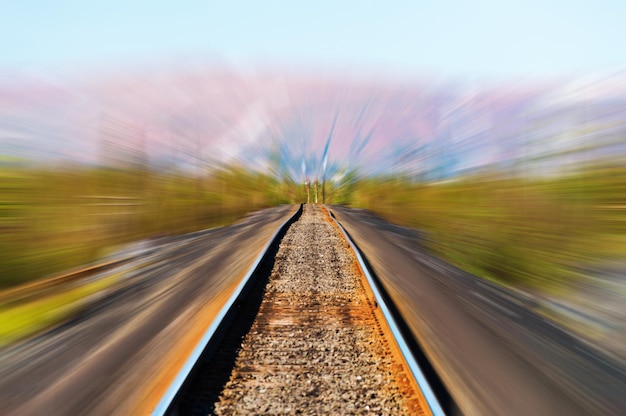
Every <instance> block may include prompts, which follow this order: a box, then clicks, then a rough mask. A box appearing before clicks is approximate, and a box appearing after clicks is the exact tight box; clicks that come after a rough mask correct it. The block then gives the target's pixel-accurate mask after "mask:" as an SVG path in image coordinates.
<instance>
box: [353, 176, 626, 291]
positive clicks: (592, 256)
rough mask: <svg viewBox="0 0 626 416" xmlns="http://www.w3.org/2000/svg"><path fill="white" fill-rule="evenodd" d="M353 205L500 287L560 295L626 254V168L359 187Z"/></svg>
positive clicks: (371, 181)
mask: <svg viewBox="0 0 626 416" xmlns="http://www.w3.org/2000/svg"><path fill="white" fill-rule="evenodd" d="M350 205H352V206H356V207H362V208H367V209H370V210H372V211H374V212H376V213H378V214H379V215H381V216H383V217H385V218H386V219H388V220H390V221H393V222H395V223H400V224H403V225H406V226H410V227H413V228H417V229H419V230H421V231H422V232H423V233H424V239H425V243H426V245H427V246H428V247H429V248H430V249H431V250H432V251H433V252H434V253H436V254H437V255H439V256H441V257H443V258H444V259H446V260H448V261H450V262H452V263H453V264H455V265H457V266H458V267H460V268H462V269H464V270H467V271H469V272H472V273H474V274H476V275H478V276H481V277H484V278H488V279H490V280H494V281H498V282H500V283H505V284H512V285H516V286H525V287H527V288H535V289H540V290H548V291H552V292H554V291H556V292H560V291H562V290H566V289H567V288H568V287H571V286H574V285H577V284H578V283H580V279H584V278H585V277H586V275H587V274H588V272H589V271H592V270H594V268H596V267H600V266H601V265H602V264H603V262H605V261H607V260H615V259H620V258H622V259H623V256H624V248H625V247H626V215H625V214H626V167H624V166H616V165H608V164H604V165H595V166H588V167H587V168H585V169H580V170H578V171H577V172H576V173H571V174H569V175H564V176H560V177H550V178H546V177H544V178H533V179H529V178H522V177H513V176H511V175H509V177H505V176H503V175H502V174H501V173H496V172H491V173H489V172H483V173H480V174H475V175H472V176H466V177H463V178H460V179H457V180H451V181H442V182H436V183H419V182H415V181H411V180H408V179H402V178H399V177H377V178H368V179H362V180H360V181H358V183H356V185H355V186H354V190H353V192H352V194H351V198H350Z"/></svg>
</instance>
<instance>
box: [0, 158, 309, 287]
mask: <svg viewBox="0 0 626 416" xmlns="http://www.w3.org/2000/svg"><path fill="white" fill-rule="evenodd" d="M297 188H298V187H297V186H296V185H295V184H293V183H291V182H289V181H280V180H277V179H275V178H274V177H271V176H268V175H264V174H261V173H255V172H251V171H248V170H246V169H244V168H242V167H237V166H230V167H226V168H220V169H215V170H213V171H211V172H210V173H209V174H207V175H206V176H205V177H194V176H192V175H186V174H183V173H181V172H168V173H161V172H157V171H152V170H146V169H131V168H126V169H121V168H118V169H114V168H104V167H85V166H65V167H63V168H62V169H61V168H56V169H55V168H34V167H25V166H15V165H13V166H4V167H0V270H1V271H2V274H1V275H0V287H8V286H12V285H15V284H19V283H23V282H25V281H29V280H33V279H36V278H40V277H43V276H45V275H49V274H52V273H57V272H60V271H63V270H66V269H69V268H72V267H76V266H79V265H81V264H85V263H88V262H91V261H94V260H96V259H97V258H99V257H101V256H102V255H103V254H105V253H106V251H107V250H111V248H112V247H115V246H118V245H120V244H124V243H127V242H131V241H135V240H139V239H142V238H150V237H159V236H164V235H170V234H176V233H183V232H188V231H195V230H198V229H202V228H208V227H213V226H217V225H223V224H226V223H230V222H233V221H235V220H236V219H238V218H240V217H241V216H243V215H244V214H246V213H248V212H250V211H253V210H257V209H260V208H263V207H268V206H272V205H276V204H281V203H286V202H291V201H293V200H295V199H296V198H297V197H298V192H301V191H299V190H298V189H297Z"/></svg>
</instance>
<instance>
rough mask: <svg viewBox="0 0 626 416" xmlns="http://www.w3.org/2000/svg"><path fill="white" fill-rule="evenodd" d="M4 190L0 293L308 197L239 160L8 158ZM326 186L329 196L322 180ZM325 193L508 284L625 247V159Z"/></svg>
mask: <svg viewBox="0 0 626 416" xmlns="http://www.w3.org/2000/svg"><path fill="white" fill-rule="evenodd" d="M0 189H1V191H0V270H2V274H1V275H0V289H1V288H7V287H10V286H14V285H17V284H21V283H24V282H28V281H31V280H34V279H37V278H41V277H44V276H46V275H50V274H53V273H57V272H61V271H63V270H67V269H70V268H73V267H76V266H79V265H82V264H85V263H88V262H91V261H94V260H96V259H98V258H100V257H102V256H103V255H105V254H106V253H107V252H109V251H111V250H113V249H114V248H115V247H117V246H119V245H121V244H124V243H127V242H131V241H136V240H138V239H142V238H148V237H156V236H163V235H171V234H178V233H183V232H188V231H194V230H198V229H202V228H207V227H212V226H217V225H222V224H226V223H230V222H233V221H235V220H236V219H237V218H240V217H241V216H242V215H244V214H246V213H248V212H250V211H254V210H257V209H260V208H263V207H267V206H272V205H276V204H280V203H291V202H304V201H306V188H305V187H304V186H303V185H302V184H298V183H295V182H293V181H292V180H290V179H289V178H287V177H283V178H279V179H277V178H274V177H272V176H269V175H265V174H260V173H254V172H250V171H248V170H246V169H244V168H241V167H229V168H222V169H216V170H214V171H212V172H210V173H208V174H207V175H206V176H204V177H200V178H199V177H194V176H192V175H185V174H182V173H181V172H168V173H161V172H156V171H152V170H145V169H144V170H133V169H130V168H128V169H111V168H94V167H91V168H88V167H84V166H74V167H65V168H63V169H52V168H39V169H35V168H33V167H16V166H12V167H6V166H5V167H2V168H0ZM310 192H311V193H312V192H313V190H310ZM318 192H319V201H320V202H321V201H322V199H321V184H320V188H319V189H318ZM324 196H325V200H326V203H341V204H348V205H351V206H355V207H362V208H367V209H370V210H372V211H374V212H376V213H378V214H380V215H381V216H383V217H385V218H387V219H389V220H391V221H394V222H397V223H400V224H403V225H406V226H410V227H413V228H416V229H418V230H421V231H422V232H423V233H424V236H425V242H426V244H427V245H428V247H429V248H430V249H431V250H432V251H433V252H434V253H435V254H437V255H439V256H440V257H442V258H444V259H446V260H448V261H450V262H452V263H453V264H456V265H457V266H459V267H460V268H462V269H465V270H467V271H469V272H472V273H474V274H476V275H478V276H481V277H484V278H487V279H491V280H494V281H498V282H501V283H504V284H511V285H518V286H526V287H533V288H536V289H540V290H552V291H554V290H563V289H565V288H567V286H568V285H570V284H572V285H573V284H577V283H578V282H580V280H581V279H584V278H585V275H588V273H587V272H588V271H589V270H591V269H593V268H594V267H600V266H601V265H603V264H605V263H606V261H611V260H615V259H619V258H621V257H623V248H624V247H626V215H624V214H625V211H626V168H624V167H622V166H609V165H597V166H594V167H590V168H588V169H581V170H579V171H578V172H577V173H573V174H570V175H567V176H561V177H550V178H533V179H529V178H522V177H519V176H515V175H508V176H507V175H503V174H502V173H495V172H491V173H489V172H486V173H485V172H483V173H481V174H475V175H472V176H466V177H463V178H459V179H456V180H451V181H446V182H436V183H425V182H417V181H413V180H409V179H404V178H400V177H374V178H372V177H370V178H359V177H358V176H357V175H356V174H355V172H349V173H348V174H347V175H345V176H344V177H343V179H342V181H341V182H340V183H332V182H330V181H328V182H327V183H326V184H325V190H324ZM311 201H313V195H312V194H311Z"/></svg>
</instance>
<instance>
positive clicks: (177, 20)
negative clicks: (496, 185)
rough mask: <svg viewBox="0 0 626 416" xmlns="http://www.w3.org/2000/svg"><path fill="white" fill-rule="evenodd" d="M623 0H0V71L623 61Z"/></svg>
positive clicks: (490, 71)
mask: <svg viewBox="0 0 626 416" xmlns="http://www.w3.org/2000/svg"><path fill="white" fill-rule="evenodd" d="M624 21H626V1H620V0H615V1H609V0H595V1H594V0H585V1H575V0H572V1H562V0H556V1H537V0H530V1H519V2H512V1H506V0H501V1H498V0H489V1H476V0H474V1H448V2H445V1H434V0H432V1H367V0H361V1H351V0H350V1H340V0H335V1H321V0H316V1H306V2H297V1H293V0H292V1H269V0H266V1H258V2H252V1H239V0H236V1H226V0H225V1H200V0H180V1H159V0H152V1H133V0H121V1H120V0H108V1H102V2H90V1H69V0H57V1H45V0H40V1H32V0H20V1H12V0H0V51H1V52H0V69H28V70H36V71H46V70H48V69H51V68H52V69H57V68H67V67H72V68H81V67H91V66H93V65H97V66H98V65H106V66H112V67H116V66H124V65H129V64H130V65H133V64H135V63H140V64H143V63H146V62H147V63H150V62H154V61H159V60H162V59H166V60H167V59H174V60H176V59H179V58H190V57H198V58H210V59H211V58H213V59H215V58H217V59H220V60H225V61H227V62H234V63H237V64H246V63H251V64H254V63H262V64H270V65H276V66H277V67H278V68H280V67H281V65H295V66H303V67H308V66H313V67H317V68H319V67H323V68H325V67H329V68H341V69H345V68H347V69H356V70H360V69H372V70H385V69H388V70H391V71H400V72H403V73H409V74H410V73H412V72H413V71H415V72H420V71H426V72H444V73H447V74H452V75H456V74H458V75H468V74H469V75H486V76H492V75H493V76H511V75H513V76H516V75H539V76H542V75H548V76H550V75H559V74H572V73H580V72H582V73H584V72H587V71H596V70H607V69H608V70H615V69H618V70H619V69H624V67H626V25H625V24H624Z"/></svg>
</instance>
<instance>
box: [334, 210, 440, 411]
mask: <svg viewBox="0 0 626 416" xmlns="http://www.w3.org/2000/svg"><path fill="white" fill-rule="evenodd" d="M330 217H331V218H332V219H333V221H334V222H335V224H337V226H338V228H339V230H341V233H342V234H343V237H344V238H345V239H346V241H347V242H348V244H349V245H350V247H351V248H352V250H353V251H354V253H355V255H356V258H357V261H358V262H359V266H360V267H361V270H362V271H363V274H364V275H365V278H366V279H367V282H368V283H369V285H370V288H371V289H372V292H373V293H374V297H375V298H376V302H377V303H378V306H379V308H380V310H381V312H382V313H383V316H384V317H385V319H386V321H387V325H388V326H389V329H390V330H391V332H392V334H393V336H394V338H395V341H396V342H397V344H398V347H399V348H400V351H401V353H402V356H403V357H404V360H405V361H406V363H407V365H408V366H409V368H410V370H411V374H412V375H413V377H414V378H415V381H417V384H418V386H419V387H420V389H421V390H422V393H423V395H424V398H425V399H426V402H427V404H428V407H429V408H430V411H431V412H432V414H433V415H434V416H445V412H444V411H443V409H442V408H441V405H440V403H439V400H437V397H436V396H435V394H434V392H433V390H432V388H431V387H430V384H429V383H428V381H427V380H426V376H425V375H424V373H423V372H422V370H421V369H420V366H419V364H418V363H417V361H416V360H415V357H414V356H413V353H412V352H411V349H410V348H409V346H408V344H407V342H406V340H405V339H404V336H403V335H402V332H401V331H400V329H399V327H398V324H397V323H396V320H395V318H394V317H393V314H392V313H391V310H390V309H389V306H388V305H387V303H386V302H385V299H384V297H383V296H382V294H381V292H380V288H379V283H378V282H377V281H376V280H375V279H374V278H373V277H372V275H371V273H370V271H369V269H368V267H367V265H366V264H365V262H364V260H363V256H362V255H361V252H360V250H359V249H358V248H357V247H356V245H355V244H354V243H353V242H352V240H351V239H350V237H349V236H348V233H347V232H346V230H345V229H344V228H343V226H342V225H341V224H340V223H339V221H337V219H336V218H335V216H334V215H331V216H330Z"/></svg>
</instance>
